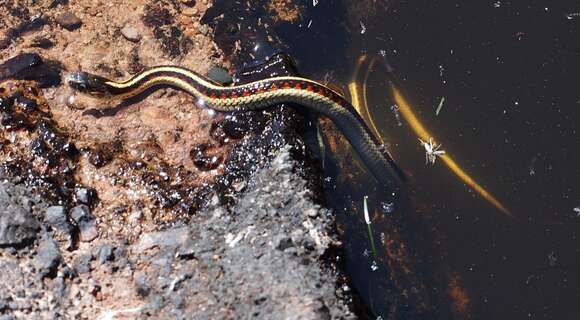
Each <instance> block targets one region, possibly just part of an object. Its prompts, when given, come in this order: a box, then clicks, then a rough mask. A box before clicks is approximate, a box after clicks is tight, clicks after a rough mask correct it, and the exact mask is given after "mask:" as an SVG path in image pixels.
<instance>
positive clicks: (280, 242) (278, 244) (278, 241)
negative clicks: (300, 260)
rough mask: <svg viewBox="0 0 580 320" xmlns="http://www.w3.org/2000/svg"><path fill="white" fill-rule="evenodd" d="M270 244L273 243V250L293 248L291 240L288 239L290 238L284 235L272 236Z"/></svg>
mask: <svg viewBox="0 0 580 320" xmlns="http://www.w3.org/2000/svg"><path fill="white" fill-rule="evenodd" d="M272 242H273V243H274V248H276V249H278V250H280V251H284V250H286V249H288V248H290V247H293V246H294V244H293V243H292V239H290V237H289V236H288V235H286V234H284V233H281V234H278V235H276V236H274V238H273V239H272Z"/></svg>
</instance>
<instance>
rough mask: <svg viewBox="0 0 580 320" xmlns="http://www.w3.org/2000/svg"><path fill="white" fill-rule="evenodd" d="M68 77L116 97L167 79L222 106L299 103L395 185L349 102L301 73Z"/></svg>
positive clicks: (398, 176) (155, 71)
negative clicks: (238, 78) (223, 78)
mask: <svg viewBox="0 0 580 320" xmlns="http://www.w3.org/2000/svg"><path fill="white" fill-rule="evenodd" d="M68 83H69V85H70V86H71V87H72V88H73V89H75V90H77V91H79V92H81V93H85V94H88V95H90V96H93V97H98V98H110V99H119V100H124V99H127V98H130V97H132V96H135V95H138V94H140V93H142V92H143V91H145V90H147V89H149V88H151V87H154V86H158V85H169V86H172V87H176V88H178V89H180V90H183V91H185V92H187V93H188V94H190V95H192V96H194V97H196V98H197V104H198V105H199V106H202V107H208V108H211V109H214V110H216V111H222V112H231V111H246V110H262V109H266V108H268V107H271V106H274V105H277V104H280V103H291V104H293V106H294V107H296V108H301V107H303V108H306V109H307V110H309V111H314V112H316V113H319V114H322V115H324V116H326V117H328V118H330V119H331V120H332V122H333V123H334V124H335V125H336V127H337V128H338V129H339V130H340V131H341V132H342V134H344V136H345V137H346V138H347V140H348V141H349V142H350V144H351V145H352V147H353V148H354V149H355V151H356V152H357V154H358V155H359V157H360V158H361V160H362V161H363V162H364V164H365V165H366V167H367V168H368V169H369V170H370V172H371V173H372V174H373V176H374V177H375V178H376V179H377V181H378V182H379V183H381V184H383V185H385V186H387V187H391V188H397V186H399V184H400V183H401V182H402V181H403V180H404V176H403V174H402V172H401V170H400V169H399V168H398V167H397V165H396V164H395V162H394V160H393V159H392V158H391V157H390V156H389V154H388V153H387V152H384V151H383V147H382V145H380V143H379V142H378V139H377V138H376V137H375V136H374V135H373V134H372V133H371V131H370V130H369V129H368V127H367V126H366V125H365V123H364V121H363V120H362V118H361V117H360V116H359V115H358V113H357V112H356V110H355V109H354V108H353V106H352V105H351V104H350V103H349V102H348V101H347V100H345V99H344V98H343V97H342V96H341V95H340V94H338V93H337V92H336V91H334V90H332V89H330V88H328V87H327V86H325V85H323V84H320V83H318V82H315V81H312V80H309V79H306V78H301V77H292V76H281V77H273V78H267V79H263V80H258V81H254V82H251V83H247V84H242V85H235V86H222V85H219V84H217V83H215V82H213V81H211V80H209V79H207V78H205V77H203V76H201V75H199V74H197V73H195V72H193V71H191V70H188V69H186V68H182V67H175V66H159V67H153V68H150V69H147V70H145V71H143V72H141V73H139V74H137V75H135V76H133V77H131V78H130V79H128V80H126V81H123V82H117V81H113V80H110V79H107V78H104V77H101V76H97V75H93V74H90V73H86V72H77V73H73V74H72V75H71V76H70V77H69V78H68ZM397 189H398V188H397Z"/></svg>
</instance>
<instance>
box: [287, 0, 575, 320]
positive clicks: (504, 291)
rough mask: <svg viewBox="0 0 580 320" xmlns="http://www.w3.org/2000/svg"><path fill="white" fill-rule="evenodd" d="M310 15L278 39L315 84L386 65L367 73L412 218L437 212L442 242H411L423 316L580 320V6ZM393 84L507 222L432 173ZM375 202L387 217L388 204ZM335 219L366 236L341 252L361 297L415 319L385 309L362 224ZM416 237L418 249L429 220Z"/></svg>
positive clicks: (355, 199)
mask: <svg viewBox="0 0 580 320" xmlns="http://www.w3.org/2000/svg"><path fill="white" fill-rule="evenodd" d="M307 12H308V17H307V18H306V21H304V23H303V25H302V27H298V26H296V25H293V26H290V27H285V28H286V29H283V30H281V31H284V32H279V34H284V36H283V37H285V42H286V43H287V44H288V46H289V51H290V53H291V54H292V55H293V56H294V57H295V58H296V59H297V60H298V62H299V68H300V70H302V71H303V73H305V74H306V75H309V76H312V77H315V78H318V79H321V78H324V77H327V78H329V77H330V78H331V79H332V80H333V81H334V82H338V83H340V84H342V85H345V84H346V83H347V82H348V81H349V75H350V74H352V72H353V70H354V68H355V62H356V60H357V58H358V57H360V55H362V54H367V55H370V56H377V55H378V56H379V57H381V59H384V60H381V61H386V62H388V64H389V66H390V67H391V68H392V69H391V70H390V72H387V70H386V69H385V68H384V66H382V65H380V64H376V65H375V67H374V68H373V69H372V70H371V73H370V76H369V81H368V89H369V101H368V102H369V107H370V109H371V111H372V113H373V118H374V119H375V121H376V123H377V124H378V125H379V127H380V129H381V131H382V134H383V136H384V137H385V139H386V140H387V141H388V142H389V143H391V144H392V149H391V151H392V152H393V154H394V155H395V157H396V158H397V161H398V162H399V163H400V164H401V166H402V167H403V169H404V170H405V171H406V172H407V173H408V174H409V176H410V177H411V179H410V181H411V183H410V186H409V188H410V189H411V190H412V191H411V192H412V202H413V203H414V205H413V210H414V213H412V214H410V215H413V214H414V215H415V216H417V215H421V214H423V215H425V216H428V217H429V219H428V220H425V221H427V222H426V224H428V225H429V227H430V228H431V229H430V232H431V233H432V234H431V235H429V236H426V238H425V239H430V240H432V241H435V242H436V244H425V246H424V247H423V249H421V248H420V247H421V244H420V243H421V240H425V239H422V238H421V237H418V238H416V239H415V240H417V241H415V242H414V243H415V244H417V243H419V245H418V246H417V250H418V252H419V253H420V255H419V257H418V260H421V266H422V267H421V268H425V266H427V269H429V268H428V266H429V265H432V268H431V269H429V271H427V272H426V273H428V274H429V275H428V276H425V277H422V278H421V279H420V280H418V281H419V282H422V283H423V284H424V285H425V287H426V291H427V292H429V294H430V295H431V296H436V298H434V299H432V300H430V302H429V304H431V305H432V308H433V310H434V311H433V312H432V313H429V317H434V318H441V319H446V318H448V317H453V316H455V317H457V318H473V319H578V318H579V317H580V313H579V312H578V308H577V304H578V302H579V301H580V241H579V239H578V236H579V235H578V233H579V231H580V229H579V228H580V133H579V131H580V126H579V124H580V13H579V12H580V3H578V2H573V1H558V2H554V1H360V2H357V3H356V4H354V3H353V2H351V1H346V0H345V1H344V2H342V1H324V0H321V1H319V3H318V4H317V6H315V7H313V6H312V4H311V3H309V4H308V9H307ZM310 20H311V22H309V21H310ZM308 24H310V26H309V27H308V26H307V25H308ZM389 83H390V84H391V85H392V84H396V86H398V88H399V89H400V90H401V91H402V92H403V93H404V95H405V97H406V98H407V100H408V101H409V103H410V105H411V106H412V109H413V111H414V112H415V114H416V115H417V117H418V118H419V119H421V121H422V122H423V125H424V126H425V127H427V128H428V130H429V131H430V132H431V133H432V134H433V135H434V136H436V137H437V141H438V142H440V143H442V149H443V150H445V151H447V152H448V153H449V154H450V155H452V157H453V158H454V159H455V161H456V162H457V163H458V165H459V166H461V167H462V168H463V169H464V170H465V171H466V172H468V173H469V174H470V175H471V176H472V178H473V179H474V180H476V181H477V182H478V183H480V184H481V185H482V186H483V187H484V188H486V189H487V190H488V191H489V192H490V193H492V194H493V195H494V196H495V197H496V198H497V199H498V200H499V201H500V202H501V203H502V204H503V205H504V206H505V207H506V208H507V209H509V211H510V212H511V213H512V214H511V216H509V215H506V214H505V213H502V212H501V211H500V210H498V209H496V208H495V207H494V206H493V205H491V204H490V203H489V202H488V201H486V200H485V199H483V198H482V197H481V196H479V195H478V194H477V193H476V192H475V191H473V190H472V189H471V188H469V187H468V186H467V185H466V184H465V183H463V182H462V181H460V180H459V179H458V178H457V177H456V176H455V175H454V174H453V173H452V172H451V171H450V170H449V169H448V168H447V167H446V166H445V165H444V164H443V162H442V161H440V160H437V161H436V163H435V165H433V166H432V165H425V158H424V149H423V148H422V146H420V145H419V143H418V141H417V136H416V135H415V133H414V132H413V130H412V129H411V126H410V124H409V123H407V122H406V121H405V120H404V119H402V120H401V122H402V125H401V126H399V125H398V123H397V121H398V120H397V119H396V118H395V114H394V113H393V112H392V111H391V110H390V106H392V105H393V104H394V103H395V102H394V100H393V97H392V94H391V92H390V91H389ZM442 97H444V98H445V101H444V103H443V106H442V108H441V110H440V112H439V115H436V114H435V111H436V108H437V106H438V104H439V102H440V100H441V98H442ZM368 192H369V193H371V192H372V190H369V191H368ZM329 194H330V195H331V196H332V192H330V193H329ZM362 194H365V190H353V192H351V193H350V197H351V198H352V199H351V200H352V201H351V200H348V201H350V203H351V204H353V206H355V207H358V208H361V207H362V197H361V195H362ZM334 195H335V196H339V195H337V194H334ZM340 197H343V198H349V196H345V195H340ZM348 201H347V202H348ZM331 202H332V201H331ZM369 205H370V206H371V207H374V208H377V207H380V200H378V199H371V201H370V203H369ZM575 208H578V209H575ZM339 211H340V210H339ZM348 211H349V210H343V214H345V212H348ZM339 219H342V221H343V222H344V223H355V222H354V221H358V223H359V225H358V226H357V228H358V229H357V230H358V231H352V230H354V229H355V228H354V227H352V228H351V227H349V226H345V227H344V228H345V229H347V230H351V231H350V233H348V232H347V233H345V238H346V240H345V241H346V248H347V252H348V256H347V258H346V259H347V268H348V269H349V270H350V273H351V275H352V278H353V282H354V284H353V287H354V289H355V290H357V291H358V292H359V293H360V294H361V296H362V297H363V298H362V299H363V301H364V302H365V303H366V304H367V305H370V307H369V308H370V309H371V310H372V314H374V316H379V315H380V316H382V317H383V318H388V317H392V318H405V317H406V316H404V314H409V313H399V312H398V311H396V310H394V309H393V308H392V307H393V303H392V299H391V301H390V302H385V301H386V300H388V299H387V298H385V297H386V296H388V294H387V293H386V292H381V290H382V289H384V290H388V288H389V286H388V285H386V286H385V287H383V286H382V285H381V284H380V283H381V280H380V278H381V277H382V275H384V274H386V273H388V270H387V269H388V266H381V264H380V263H379V270H376V271H372V269H371V263H372V260H373V259H372V254H369V250H370V246H369V242H368V238H367V237H366V229H365V226H364V224H360V221H361V219H362V218H361V217H360V216H358V217H357V218H352V219H350V220H349V218H344V217H343V218H339ZM357 219H358V220H357ZM406 228H407V229H405V230H404V231H403V232H404V233H408V234H409V235H410V237H411V238H413V237H414V236H413V234H414V233H418V232H423V231H425V223H424V225H423V226H422V227H421V228H418V229H414V228H413V225H409V226H406ZM375 231H376V230H375ZM379 233H380V231H377V235H376V238H377V239H378V238H380V235H379ZM377 241H380V240H377ZM433 248H436V249H433ZM432 249H433V250H432ZM380 252H381V250H379V253H380ZM378 260H380V258H379V259H378ZM434 270H438V271H434ZM442 270H443V271H442ZM452 279H455V280H457V282H458V283H460V287H461V288H462V289H461V290H460V291H461V292H463V293H464V294H463V297H465V298H466V299H467V300H464V302H466V303H465V305H464V307H463V308H462V307H457V297H455V298H453V294H450V292H451V291H452V290H451V289H450V288H451V287H452V286H451V285H446V283H447V284H448V283H450V282H453V280H452ZM387 282H388V281H387ZM389 294H392V296H396V292H395V293H393V292H391V293H389ZM446 296H447V297H448V298H445V297H446ZM437 297H438V298H437ZM454 301H455V302H454ZM454 303H455V304H454ZM395 304H396V303H395ZM415 307H416V306H413V305H405V306H404V308H407V309H411V310H412V309H413V308H415ZM458 308H459V309H458ZM374 316H373V317H374Z"/></svg>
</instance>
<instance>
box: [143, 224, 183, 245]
mask: <svg viewBox="0 0 580 320" xmlns="http://www.w3.org/2000/svg"><path fill="white" fill-rule="evenodd" d="M187 239H189V230H188V229H187V227H178V228H172V229H169V230H165V231H159V232H151V233H147V234H144V235H143V236H142V237H141V239H140V240H139V243H137V246H136V250H139V251H144V250H147V249H151V248H153V247H159V248H164V249H166V248H178V247H180V246H182V245H184V244H186V243H187Z"/></svg>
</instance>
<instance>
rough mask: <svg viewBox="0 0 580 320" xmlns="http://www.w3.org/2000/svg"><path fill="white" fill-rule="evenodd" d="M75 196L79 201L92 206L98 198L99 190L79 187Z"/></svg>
mask: <svg viewBox="0 0 580 320" xmlns="http://www.w3.org/2000/svg"><path fill="white" fill-rule="evenodd" d="M75 196H76V198H77V200H78V201H79V202H81V203H83V204H86V205H89V206H90V205H91V204H93V203H94V202H95V201H96V200H97V191H96V190H95V189H93V188H78V189H77V190H76V192H75Z"/></svg>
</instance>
